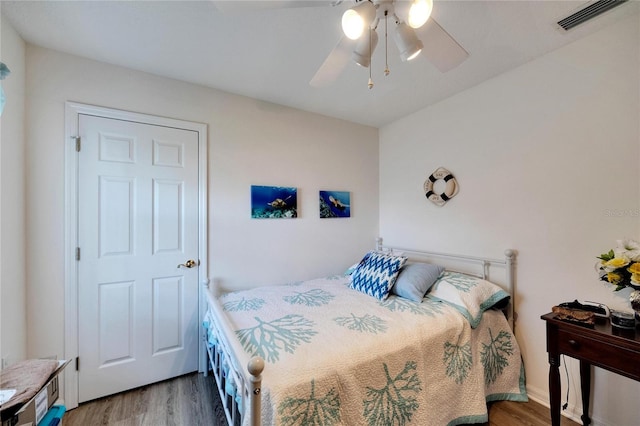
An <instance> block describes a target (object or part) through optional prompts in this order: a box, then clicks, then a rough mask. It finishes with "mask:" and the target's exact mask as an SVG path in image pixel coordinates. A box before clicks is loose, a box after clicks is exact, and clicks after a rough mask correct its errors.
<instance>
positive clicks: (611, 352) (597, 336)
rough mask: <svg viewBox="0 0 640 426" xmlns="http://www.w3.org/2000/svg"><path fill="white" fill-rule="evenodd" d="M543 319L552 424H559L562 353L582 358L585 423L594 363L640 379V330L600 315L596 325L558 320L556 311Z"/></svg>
mask: <svg viewBox="0 0 640 426" xmlns="http://www.w3.org/2000/svg"><path fill="white" fill-rule="evenodd" d="M542 319H543V320H545V321H546V322H547V352H548V353H549V401H550V405H551V424H552V425H553V426H560V399H561V395H560V371H559V369H558V368H559V367H560V355H567V356H570V357H572V358H576V359H578V360H579V361H580V389H581V391H582V417H581V418H582V424H583V425H585V426H586V425H588V424H589V423H591V419H590V418H589V400H590V394H589V393H590V389H591V366H592V365H594V366H596V367H600V368H604V369H605V370H609V371H612V372H614V373H617V374H620V375H623V376H625V377H629V378H631V379H633V380H637V381H640V362H639V361H640V331H638V332H636V330H623V329H620V328H616V327H612V326H611V324H610V323H609V320H608V319H606V320H604V319H599V321H598V323H597V324H596V325H595V328H587V327H583V326H580V325H576V324H571V323H569V322H566V321H560V320H557V319H555V314H553V313H549V314H546V315H543V316H542Z"/></svg>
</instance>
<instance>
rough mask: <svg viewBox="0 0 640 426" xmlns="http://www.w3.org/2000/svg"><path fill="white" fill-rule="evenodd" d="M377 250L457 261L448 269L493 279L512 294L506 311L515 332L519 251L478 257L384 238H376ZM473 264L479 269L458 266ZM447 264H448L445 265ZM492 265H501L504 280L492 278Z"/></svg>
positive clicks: (413, 258)
mask: <svg viewBox="0 0 640 426" xmlns="http://www.w3.org/2000/svg"><path fill="white" fill-rule="evenodd" d="M376 250H377V251H381V252H388V253H394V252H395V253H404V255H405V256H407V257H409V258H410V259H412V260H421V261H427V260H429V258H437V259H442V260H445V261H452V262H454V263H455V265H456V267H454V268H449V267H447V270H450V271H455V272H461V273H464V274H467V275H473V276H476V277H478V278H482V279H484V280H487V281H491V282H493V283H495V284H496V285H499V286H500V287H502V288H503V289H504V290H505V291H506V292H507V293H509V295H511V300H510V302H509V304H508V306H507V307H506V308H505V313H506V315H507V320H508V321H509V325H510V326H511V330H512V331H513V332H514V334H515V320H516V313H515V312H514V304H515V303H514V302H515V295H516V291H515V290H516V257H517V252H516V251H515V250H513V249H507V250H505V251H504V259H491V258H485V257H476V256H466V255H458V254H448V253H438V252H431V251H422V250H414V249H405V248H401V247H392V246H385V245H383V243H382V238H377V239H376ZM463 264H464V265H471V266H475V267H477V269H478V270H473V269H469V270H467V269H466V268H462V269H458V268H457V266H461V265H463ZM443 266H446V265H443ZM492 267H499V268H503V269H504V270H505V277H504V280H497V281H493V280H491V276H490V272H491V268H492Z"/></svg>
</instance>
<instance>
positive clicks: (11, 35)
mask: <svg viewBox="0 0 640 426" xmlns="http://www.w3.org/2000/svg"><path fill="white" fill-rule="evenodd" d="M1 19H2V21H1V23H0V27H1V28H0V29H1V35H0V38H1V43H0V60H1V61H2V62H4V63H5V64H6V65H7V67H9V69H10V70H11V74H10V75H9V77H7V78H6V79H5V80H2V82H1V83H0V84H2V87H3V88H4V92H5V96H6V105H5V108H4V112H3V113H2V116H1V117H0V152H1V154H0V159H1V160H0V161H1V162H0V195H1V197H0V206H1V209H0V253H1V255H0V356H1V357H2V359H3V361H4V362H6V363H7V364H12V363H14V362H16V361H20V360H22V359H24V358H25V357H26V352H27V315H26V309H25V308H26V305H25V295H26V278H25V240H24V235H25V221H24V215H25V196H24V189H25V176H24V158H25V149H24V146H25V134H24V123H25V122H24V105H25V43H24V41H23V40H22V39H21V38H20V36H19V35H18V34H17V33H16V32H15V30H14V29H13V27H11V25H10V24H9V23H8V22H7V21H6V20H5V18H4V17H2V18H1Z"/></svg>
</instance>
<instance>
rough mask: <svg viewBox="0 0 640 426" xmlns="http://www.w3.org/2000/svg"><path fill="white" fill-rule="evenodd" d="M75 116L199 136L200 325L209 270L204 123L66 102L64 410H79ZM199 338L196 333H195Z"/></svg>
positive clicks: (201, 352) (201, 362)
mask: <svg viewBox="0 0 640 426" xmlns="http://www.w3.org/2000/svg"><path fill="white" fill-rule="evenodd" d="M80 115H92V116H97V117H103V118H111V119H117V120H124V121H132V122H137V123H143V124H151V125H157V126H166V127H174V128H178V129H184V130H191V131H195V132H197V133H198V252H199V253H198V258H199V260H200V266H199V268H198V281H199V282H200V284H201V285H199V286H198V318H199V323H200V322H202V318H203V317H204V309H205V289H206V287H207V285H208V282H209V280H208V277H209V268H208V254H207V247H208V246H207V236H208V227H207V218H208V205H207V200H208V197H207V195H208V190H207V184H208V174H207V171H208V157H207V155H208V143H207V132H208V127H207V125H206V124H204V123H196V122H192V121H184V120H177V119H173V118H166V117H157V116H153V115H148V114H141V113H136V112H129V111H124V110H118V109H112V108H105V107H99V106H94V105H87V104H81V103H77V102H65V143H64V146H65V153H64V156H65V177H64V180H65V200H64V205H65V230H64V250H65V251H64V263H65V267H64V277H65V278H64V290H65V295H64V358H65V359H67V360H72V362H71V363H70V364H69V366H67V368H65V369H64V381H63V389H64V392H63V395H64V397H63V398H64V403H65V405H66V407H67V408H68V409H72V408H76V407H77V406H78V397H79V391H78V371H77V370H76V363H75V360H76V358H77V357H78V353H79V342H78V262H77V261H76V247H77V246H78V219H79V217H78V208H79V205H78V152H76V136H77V132H78V124H79V121H80ZM198 335H199V336H202V333H201V332H198ZM198 342H199V343H198V371H199V372H204V371H206V356H205V350H206V349H205V346H204V340H203V339H202V338H200V339H198Z"/></svg>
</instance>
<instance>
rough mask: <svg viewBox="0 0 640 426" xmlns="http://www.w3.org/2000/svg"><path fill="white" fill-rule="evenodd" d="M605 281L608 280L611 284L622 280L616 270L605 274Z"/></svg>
mask: <svg viewBox="0 0 640 426" xmlns="http://www.w3.org/2000/svg"><path fill="white" fill-rule="evenodd" d="M607 281H609V282H610V283H611V284H618V283H619V282H620V281H622V275H620V274H618V273H617V272H609V273H608V274H607Z"/></svg>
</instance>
